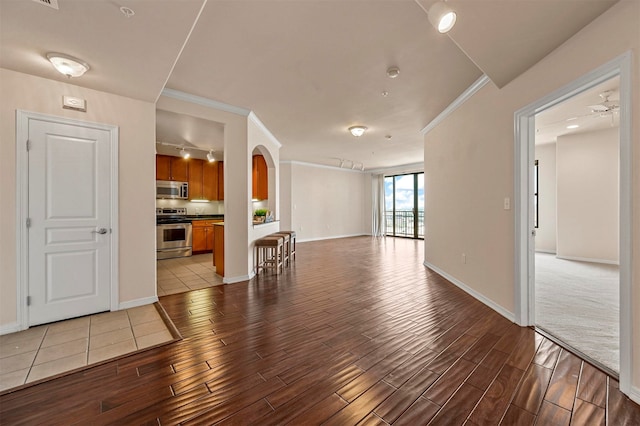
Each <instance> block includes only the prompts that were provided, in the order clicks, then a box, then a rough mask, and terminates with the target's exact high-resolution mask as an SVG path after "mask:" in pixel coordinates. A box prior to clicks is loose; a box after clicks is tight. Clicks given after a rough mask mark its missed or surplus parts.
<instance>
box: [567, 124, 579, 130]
mask: <svg viewBox="0 0 640 426" xmlns="http://www.w3.org/2000/svg"><path fill="white" fill-rule="evenodd" d="M578 127H580V126H579V125H577V124H571V125H569V126H567V129H577V128H578Z"/></svg>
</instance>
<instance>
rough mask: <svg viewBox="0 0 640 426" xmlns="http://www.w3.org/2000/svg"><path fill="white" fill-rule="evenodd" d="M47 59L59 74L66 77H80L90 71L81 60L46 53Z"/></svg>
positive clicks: (87, 65) (59, 54)
mask: <svg viewBox="0 0 640 426" xmlns="http://www.w3.org/2000/svg"><path fill="white" fill-rule="evenodd" d="M47 59H48V60H49V62H51V64H52V65H53V66H54V68H55V69H56V70H57V71H58V72H59V73H60V74H63V75H66V76H67V77H81V76H82V75H83V74H84V73H85V72H87V71H89V69H90V67H89V64H87V63H86V62H84V61H83V60H81V59H78V58H74V57H73V56H69V55H65V54H63V53H47Z"/></svg>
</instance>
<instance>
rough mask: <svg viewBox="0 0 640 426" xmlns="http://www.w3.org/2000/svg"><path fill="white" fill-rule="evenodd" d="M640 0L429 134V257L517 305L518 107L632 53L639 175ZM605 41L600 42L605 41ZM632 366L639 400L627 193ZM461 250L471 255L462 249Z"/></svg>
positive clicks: (638, 291) (637, 314)
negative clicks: (511, 203) (512, 202)
mask: <svg viewBox="0 0 640 426" xmlns="http://www.w3.org/2000/svg"><path fill="white" fill-rule="evenodd" d="M638 16H640V2H638V1H636V0H621V1H620V2H618V3H616V4H615V5H614V6H612V7H611V8H610V9H609V10H607V11H606V12H605V13H604V14H603V15H602V16H600V17H599V18H597V19H596V20H594V21H593V22H592V23H590V24H589V25H587V26H586V27H585V28H583V29H582V30H581V31H580V32H579V33H578V34H576V35H575V36H574V37H572V38H571V39H569V40H568V41H567V42H565V43H564V44H563V45H562V46H560V47H559V48H558V49H556V50H555V51H553V52H552V53H551V54H549V55H548V56H547V57H546V58H544V59H543V60H541V61H540V62H538V63H537V64H536V65H534V66H533V67H532V68H531V69H529V70H528V71H526V72H525V73H524V74H522V75H521V76H519V77H518V78H516V79H515V80H514V81H512V82H511V83H509V84H507V85H506V86H504V87H503V88H502V89H497V88H496V87H495V85H493V84H491V83H489V84H487V85H486V86H484V87H483V88H482V89H481V90H480V91H478V92H477V93H476V94H475V95H474V96H473V97H472V98H471V99H469V100H468V101H467V102H466V103H465V104H464V105H462V106H461V107H460V108H458V109H457V110H455V111H454V112H453V113H452V114H451V115H449V116H448V117H447V118H446V119H445V120H443V121H442V122H441V123H440V124H439V125H438V126H436V127H435V128H434V129H433V130H432V131H431V132H429V133H428V134H427V135H426V136H425V150H424V160H425V176H426V177H425V191H426V195H425V198H426V200H427V206H426V210H425V221H426V232H427V235H426V238H425V261H426V262H429V263H432V264H433V265H435V266H437V267H438V268H440V269H441V270H443V271H445V272H446V273H448V274H449V275H451V276H453V277H455V278H457V279H459V280H460V281H462V282H463V283H465V284H466V285H467V286H468V287H470V288H471V289H472V290H473V291H475V292H477V293H479V294H480V295H482V296H483V297H485V298H487V299H489V300H490V301H492V302H493V303H495V304H496V305H498V306H500V307H502V308H503V309H504V310H506V311H509V312H513V311H514V306H515V300H514V241H515V236H514V215H513V210H510V211H506V210H503V199H504V197H507V196H508V197H513V193H514V189H513V183H514V113H515V111H517V110H519V109H521V108H522V107H524V106H526V105H529V104H531V103H532V102H535V101H536V100H538V99H541V98H542V97H544V96H546V95H548V94H550V93H552V92H553V91H555V90H557V89H559V88H560V87H563V86H565V85H567V84H569V83H570V82H572V81H575V80H576V79H578V78H579V77H581V76H582V75H584V74H586V73H588V72H589V71H592V70H594V69H596V68H597V67H599V66H601V65H602V64H604V63H607V62H608V61H610V60H612V59H614V58H616V57H618V56H619V55H621V54H623V53H625V52H628V51H629V50H631V51H632V67H633V69H632V72H631V75H632V84H631V86H632V87H633V91H632V94H631V96H632V121H633V123H632V127H633V128H632V143H633V159H632V163H633V182H634V184H635V185H637V183H638V182H640V143H639V142H638V141H639V140H640V114H639V112H640V90H638V87H640V64H639V58H640V26H639V25H638ZM603 40H606V42H603ZM632 203H633V212H634V213H633V223H634V224H635V225H636V226H635V227H634V229H633V236H632V240H633V242H632V244H633V263H634V267H633V277H632V292H633V302H632V306H633V309H632V311H633V321H632V324H634V325H635V326H634V329H633V350H634V355H633V356H632V359H633V361H632V362H633V372H632V383H633V385H634V386H635V387H636V389H637V392H638V395H637V398H640V326H638V324H640V226H637V224H639V223H640V191H638V190H637V188H636V189H635V190H634V192H633V201H632ZM462 252H466V253H467V263H466V264H464V263H463V262H462V261H461V253H462Z"/></svg>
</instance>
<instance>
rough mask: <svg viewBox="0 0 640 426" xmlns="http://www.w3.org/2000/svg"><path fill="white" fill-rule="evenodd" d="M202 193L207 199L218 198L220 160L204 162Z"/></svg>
mask: <svg viewBox="0 0 640 426" xmlns="http://www.w3.org/2000/svg"><path fill="white" fill-rule="evenodd" d="M203 163H204V164H203V166H202V193H203V196H204V199H205V200H218V199H219V198H218V180H219V179H218V162H212V163H210V162H208V161H205V162H203Z"/></svg>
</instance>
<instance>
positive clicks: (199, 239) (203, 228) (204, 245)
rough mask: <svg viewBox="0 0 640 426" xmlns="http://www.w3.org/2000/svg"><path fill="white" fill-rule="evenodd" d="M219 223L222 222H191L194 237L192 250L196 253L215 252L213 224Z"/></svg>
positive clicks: (212, 220) (211, 220)
mask: <svg viewBox="0 0 640 426" xmlns="http://www.w3.org/2000/svg"><path fill="white" fill-rule="evenodd" d="M219 222H222V220H221V219H210V220H194V221H192V222H191V230H192V235H193V239H192V242H191V244H192V245H191V250H192V251H193V252H194V253H210V252H212V251H213V248H214V245H215V240H214V236H213V235H214V233H213V224H214V223H219Z"/></svg>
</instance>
